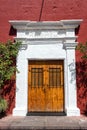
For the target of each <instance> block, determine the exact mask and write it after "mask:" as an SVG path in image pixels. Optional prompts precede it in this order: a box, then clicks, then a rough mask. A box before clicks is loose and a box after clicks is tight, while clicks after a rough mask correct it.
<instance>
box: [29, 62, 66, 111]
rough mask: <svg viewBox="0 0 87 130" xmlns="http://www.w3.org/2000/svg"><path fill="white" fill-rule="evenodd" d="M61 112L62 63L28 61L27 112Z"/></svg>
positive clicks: (62, 107)
mask: <svg viewBox="0 0 87 130" xmlns="http://www.w3.org/2000/svg"><path fill="white" fill-rule="evenodd" d="M63 111H64V72H63V61H62V60H59V61H58V60H57V61H56V60H52V61H49V60H48V61H35V60H34V61H33V60H31V61H29V64H28V112H63Z"/></svg>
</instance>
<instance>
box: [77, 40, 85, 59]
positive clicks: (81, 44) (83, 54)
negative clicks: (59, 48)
mask: <svg viewBox="0 0 87 130" xmlns="http://www.w3.org/2000/svg"><path fill="white" fill-rule="evenodd" d="M76 49H77V50H79V51H80V52H81V54H82V56H81V58H82V59H83V60H87V42H85V43H84V44H83V43H79V45H78V46H77V48H76Z"/></svg>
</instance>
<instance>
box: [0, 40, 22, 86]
mask: <svg viewBox="0 0 87 130" xmlns="http://www.w3.org/2000/svg"><path fill="white" fill-rule="evenodd" d="M20 45H21V43H20V42H15V43H13V42H12V41H8V42H6V43H0V88H2V87H3V86H4V84H5V82H6V81H9V80H10V79H11V77H12V76H13V75H14V73H15V72H16V71H17V68H16V64H15V63H16V57H17V54H18V51H19V47H20Z"/></svg>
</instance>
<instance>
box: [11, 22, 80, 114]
mask: <svg viewBox="0 0 87 130" xmlns="http://www.w3.org/2000/svg"><path fill="white" fill-rule="evenodd" d="M81 22H82V20H61V21H55V22H53V21H48V22H34V21H20V20H19V21H10V23H11V25H13V27H14V28H15V29H17V37H16V38H15V39H16V40H20V41H22V45H21V48H20V50H19V54H18V57H17V68H18V70H19V72H20V73H17V75H16V104H15V108H14V110H13V115H14V116H26V114H27V112H28V109H27V107H28V61H29V60H32V59H33V60H40V59H41V60H60V59H62V60H64V90H65V91H64V92H65V94H64V95H65V112H66V114H67V116H79V115H80V110H79V108H77V94H76V93H77V92H76V89H77V88H76V72H75V70H76V68H75V47H76V45H77V42H75V41H76V38H77V37H76V36H75V28H76V27H78V25H79V24H80V23H81Z"/></svg>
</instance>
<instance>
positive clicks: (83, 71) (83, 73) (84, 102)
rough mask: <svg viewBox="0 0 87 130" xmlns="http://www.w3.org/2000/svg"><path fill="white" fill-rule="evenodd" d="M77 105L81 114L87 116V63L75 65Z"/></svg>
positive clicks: (80, 62) (82, 62)
mask: <svg viewBox="0 0 87 130" xmlns="http://www.w3.org/2000/svg"><path fill="white" fill-rule="evenodd" d="M76 68H77V72H76V73H77V75H76V78H77V103H78V107H79V108H80V110H81V113H82V114H84V115H86V116H87V61H85V60H82V61H79V62H77V63H76Z"/></svg>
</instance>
